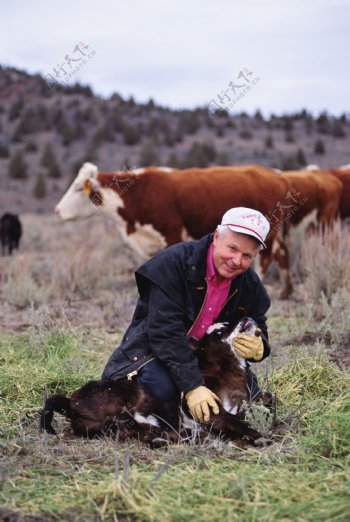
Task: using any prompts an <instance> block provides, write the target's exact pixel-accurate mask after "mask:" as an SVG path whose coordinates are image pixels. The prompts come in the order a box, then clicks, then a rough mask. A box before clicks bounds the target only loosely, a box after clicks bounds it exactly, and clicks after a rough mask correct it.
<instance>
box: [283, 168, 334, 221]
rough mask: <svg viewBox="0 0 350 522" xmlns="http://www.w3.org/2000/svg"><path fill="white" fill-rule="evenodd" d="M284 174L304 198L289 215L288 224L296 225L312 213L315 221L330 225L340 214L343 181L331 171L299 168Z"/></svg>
mask: <svg viewBox="0 0 350 522" xmlns="http://www.w3.org/2000/svg"><path fill="white" fill-rule="evenodd" d="M282 176H283V177H285V178H286V179H287V180H288V183H289V186H290V187H293V190H294V191H296V192H300V194H301V196H302V199H300V200H299V201H300V203H301V204H299V205H298V208H296V210H295V212H292V213H291V215H289V219H288V221H286V224H287V227H288V226H296V225H298V224H299V223H300V222H301V221H302V220H304V219H305V218H306V217H308V216H311V215H312V214H313V215H314V217H315V223H316V224H319V225H329V224H330V223H332V221H334V219H336V218H337V217H338V215H339V204H340V198H341V194H342V188H343V187H342V183H341V182H340V181H339V180H338V179H336V178H335V176H333V175H332V174H331V173H330V172H329V171H327V170H323V171H317V172H315V171H313V170H298V171H294V170H292V171H284V172H283V173H282Z"/></svg>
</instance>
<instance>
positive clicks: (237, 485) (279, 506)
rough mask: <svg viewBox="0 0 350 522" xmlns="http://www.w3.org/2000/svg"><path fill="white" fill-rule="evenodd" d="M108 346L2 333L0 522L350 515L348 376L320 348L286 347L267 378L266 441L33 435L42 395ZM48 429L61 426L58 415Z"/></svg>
mask: <svg viewBox="0 0 350 522" xmlns="http://www.w3.org/2000/svg"><path fill="white" fill-rule="evenodd" d="M284 321H285V322H286V321H287V320H286V319H284ZM276 324H277V325H278V329H281V328H282V326H281V323H280V322H279V321H277V320H276ZM114 344H115V339H114V340H108V338H107V337H103V336H102V335H100V334H98V333H96V334H94V335H92V334H89V335H87V334H81V333H77V332H73V331H71V330H70V329H69V328H63V327H62V328H58V329H54V328H52V327H50V328H46V329H45V328H43V327H41V328H39V329H38V331H31V332H30V333H29V334H26V335H21V336H12V337H7V338H3V340H2V342H1V344H0V354H1V355H0V362H1V370H0V372H1V374H0V426H1V428H0V454H1V457H0V477H1V480H0V506H1V507H0V520H1V516H2V515H1V513H6V511H4V510H7V512H10V513H12V517H13V518H12V519H11V520H16V518H15V516H16V513H17V514H18V520H23V519H26V517H27V520H30V518H29V517H30V516H37V517H39V519H42V520H64V521H73V520H74V521H99V520H105V521H114V520H123V521H140V522H141V521H159V522H160V521H162V522H164V521H169V522H170V521H171V522H173V521H174V522H182V521H188V520H189V519H190V520H192V521H198V522H199V521H201V522H222V521H242V522H243V521H244V522H246V521H257V522H265V521H266V522H271V521H284V522H287V521H288V522H289V521H300V522H304V521H315V522H321V521H325V522H326V521H327V522H328V521H330V520H331V521H339V522H348V521H349V520H350V457H349V451H350V376H349V374H348V373H346V372H344V371H341V370H340V369H339V368H337V367H336V366H334V365H332V364H331V363H330V362H329V361H328V359H327V357H326V355H322V354H316V355H310V354H309V353H308V350H305V349H303V348H302V347H297V346H296V347H294V348H295V353H294V357H293V358H290V360H289V361H286V364H284V365H282V366H281V367H279V368H278V369H276V370H273V371H272V372H271V374H270V375H269V383H270V388H271V389H272V391H274V392H275V393H276V395H277V418H278V425H277V427H276V428H275V430H274V435H273V443H272V444H271V445H270V446H267V447H263V448H251V449H248V450H241V449H239V448H237V447H236V446H234V445H233V444H232V443H227V442H224V441H221V440H218V439H209V440H208V441H206V442H205V443H203V444H201V445H199V446H189V445H184V444H178V445H175V446H172V447H169V448H168V449H161V450H150V449H149V448H148V447H146V446H144V445H142V444H140V443H138V442H136V441H130V443H128V444H127V443H123V444H118V443H117V442H116V441H114V440H111V439H106V440H92V441H86V440H82V439H72V438H71V437H68V436H67V435H64V434H63V435H62V436H61V437H59V438H56V437H50V436H49V435H47V434H40V433H39V432H38V416H39V410H40V407H41V405H42V397H43V394H44V392H45V390H47V392H48V393H49V394H52V393H55V392H58V391H61V392H64V393H68V392H70V391H72V390H73V389H75V388H77V387H79V386H80V385H82V384H83V383H85V382H86V381H87V380H89V379H92V378H98V376H99V372H100V369H102V366H103V363H104V362H105V360H106V358H107V356H108V354H109V353H110V352H111V350H112V346H113V345H114ZM58 425H59V430H60V432H61V433H63V429H64V427H65V426H66V422H65V421H64V420H63V419H59V420H58ZM2 510H3V511H2ZM21 517H22V518H21ZM23 517H24V518H23Z"/></svg>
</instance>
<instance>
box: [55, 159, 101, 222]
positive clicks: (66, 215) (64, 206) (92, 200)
mask: <svg viewBox="0 0 350 522" xmlns="http://www.w3.org/2000/svg"><path fill="white" fill-rule="evenodd" d="M97 176H98V168H97V167H96V165H94V164H93V163H84V165H83V166H82V167H81V169H80V170H79V172H78V175H77V177H76V178H75V180H74V181H73V183H72V184H71V186H70V187H69V189H68V190H67V192H66V193H65V194H64V196H63V197H62V199H61V200H60V201H59V203H58V204H57V205H56V207H55V212H56V214H57V215H58V216H59V217H60V218H61V219H63V220H65V221H68V220H71V219H78V218H82V217H88V216H91V215H92V214H94V213H95V212H96V208H98V207H99V206H100V205H101V198H100V196H99V182H98V180H97Z"/></svg>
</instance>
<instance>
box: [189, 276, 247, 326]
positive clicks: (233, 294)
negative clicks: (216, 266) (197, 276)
mask: <svg viewBox="0 0 350 522" xmlns="http://www.w3.org/2000/svg"><path fill="white" fill-rule="evenodd" d="M205 284H206V287H207V289H206V292H205V297H204V301H203V304H202V306H201V309H200V310H199V312H198V314H197V317H196V319H195V320H194V321H193V324H192V326H191V328H190V329H189V330H188V332H187V335H189V334H190V332H191V330H192V328H193V326H194V325H195V323H196V321H197V319H198V317H199V316H200V314H201V313H202V310H203V307H204V305H205V301H206V300H207V294H208V283H207V278H206V277H205ZM237 292H238V288H236V290H235V291H234V292H233V293H232V294H231V295H230V297H228V299H226V301H225V302H224V305H223V307H222V308H221V311H220V313H221V312H222V310H223V309H224V308H225V306H226V305H227V303H228V302H229V300H230V299H231V298H232V297H233V296H235V295H236V294H237Z"/></svg>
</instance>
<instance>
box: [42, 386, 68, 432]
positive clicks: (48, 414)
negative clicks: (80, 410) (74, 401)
mask: <svg viewBox="0 0 350 522" xmlns="http://www.w3.org/2000/svg"><path fill="white" fill-rule="evenodd" d="M55 411H56V412H57V413H61V414H62V415H64V416H65V417H70V415H71V405H70V399H69V398H68V397H66V396H65V395H61V394H57V395H52V397H49V398H48V399H46V401H45V404H44V408H43V410H42V412H41V417H40V428H41V429H42V430H43V431H47V432H48V433H51V435H56V431H55V430H54V428H53V427H52V420H53V414H54V412H55Z"/></svg>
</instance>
